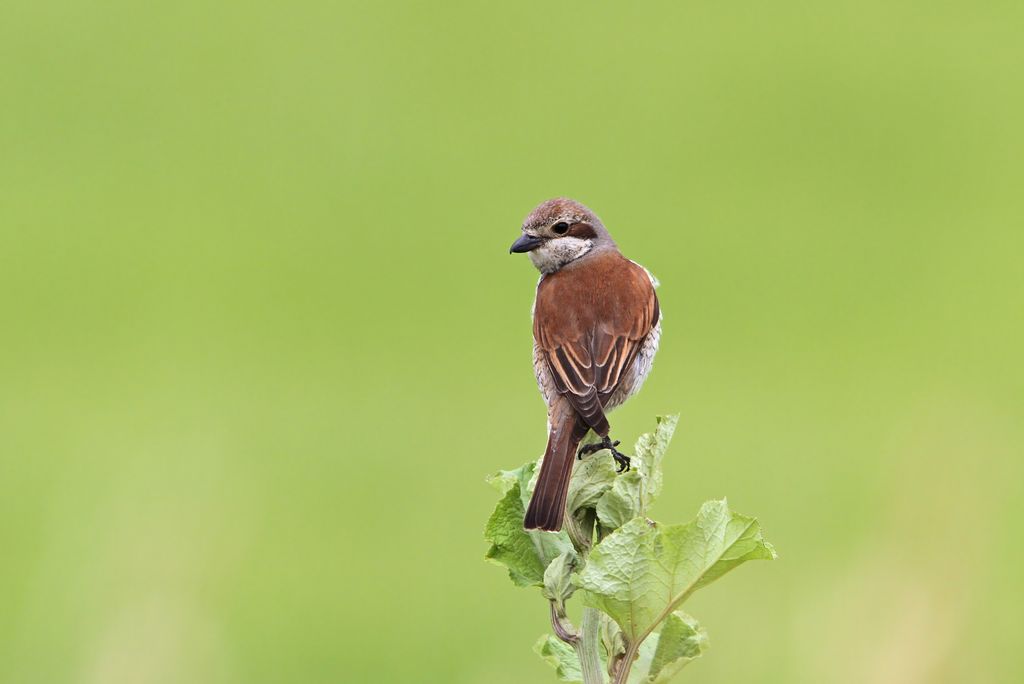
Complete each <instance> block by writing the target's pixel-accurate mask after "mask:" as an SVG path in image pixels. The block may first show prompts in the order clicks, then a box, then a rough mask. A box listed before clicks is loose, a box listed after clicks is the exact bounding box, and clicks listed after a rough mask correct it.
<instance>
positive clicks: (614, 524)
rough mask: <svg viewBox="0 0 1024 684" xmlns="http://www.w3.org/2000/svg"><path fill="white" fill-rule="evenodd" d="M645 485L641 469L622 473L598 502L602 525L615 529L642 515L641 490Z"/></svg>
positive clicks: (598, 512)
mask: <svg viewBox="0 0 1024 684" xmlns="http://www.w3.org/2000/svg"><path fill="white" fill-rule="evenodd" d="M642 486H643V483H642V476H641V475H640V471H639V470H630V471H628V472H625V473H622V474H621V475H619V476H618V477H617V478H615V482H614V483H612V486H611V488H610V489H609V490H608V491H607V492H605V494H604V496H602V497H601V500H600V501H598V502H597V517H598V519H599V520H600V521H601V525H603V526H604V527H606V528H608V529H609V530H615V529H618V528H620V527H622V526H623V525H625V524H626V523H627V522H629V521H630V520H632V519H633V518H635V517H637V516H638V515H640V491H641V488H642Z"/></svg>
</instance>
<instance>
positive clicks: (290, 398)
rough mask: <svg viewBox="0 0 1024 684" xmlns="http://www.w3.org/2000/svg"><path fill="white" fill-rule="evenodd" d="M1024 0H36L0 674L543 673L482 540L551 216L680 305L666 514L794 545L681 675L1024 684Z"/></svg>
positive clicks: (748, 583)
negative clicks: (555, 204)
mask: <svg viewBox="0 0 1024 684" xmlns="http://www.w3.org/2000/svg"><path fill="white" fill-rule="evenodd" d="M1022 20H1024V5H1021V4H1020V3H1009V2H982V3H973V2H972V3H968V2H943V3H923V2H918V3H908V2H896V3H893V2H879V1H870V0H869V2H852V1H841V2H833V3H828V4H827V5H822V4H813V3H811V4H808V3H802V2H776V3H768V4H752V3H748V4H741V5H736V4H722V3H667V2H664V3H636V4H635V5H634V6H631V7H627V6H624V5H623V3H614V4H613V3H598V4H594V3H550V2H546V3H539V2H529V3H515V4H508V3H506V4H503V5H484V4H477V3H427V2H399V3H380V4H377V5H371V4H369V3H367V4H365V5H362V4H354V3H328V2H317V3H310V2H300V3H292V4H288V3H265V2H263V3H260V2H257V3H205V2H194V1H191V0H188V1H186V2H174V3H171V2H163V3H159V2H158V3H142V4H140V3H134V2H124V1H117V0H113V1H110V2H98V3H81V2H50V3H28V2H24V1H17V0H16V2H14V3H13V4H11V3H8V4H7V5H5V7H4V9H3V10H2V21H0V54H2V58H3V68H2V69H0V98H2V102H0V105H2V106H0V152H2V163H0V174H2V175H0V312H2V317H3V318H2V328H0V350H2V354H0V554H2V556H0V680H2V681H4V682H18V683H25V682H31V683H35V682H44V683H46V682H89V683H92V682H95V683H100V682H102V683H104V684H108V683H115V684H117V683H121V682H125V683H128V682H131V683H139V682H238V683H246V684H248V683H258V682H456V683H487V684H513V683H514V684H518V683H522V682H547V681H554V677H553V675H552V674H551V673H550V672H549V671H548V670H547V667H546V666H545V665H544V664H543V663H542V662H541V661H540V660H539V659H537V657H536V656H535V655H533V654H532V653H531V652H530V647H531V645H532V643H533V641H534V640H535V639H536V637H537V636H538V635H539V634H540V633H542V632H543V631H545V630H546V629H547V618H546V610H545V607H544V605H543V601H542V599H541V598H540V596H539V594H538V593H537V592H534V591H532V590H517V589H515V588H513V587H512V586H511V584H510V583H509V582H508V581H507V579H506V577H505V576H504V572H503V571H502V569H500V568H498V567H494V566H491V565H488V564H486V563H484V561H483V560H482V555H483V552H484V550H485V546H484V543H483V541H482V539H481V530H482V526H483V524H484V521H485V520H486V517H487V515H488V514H489V512H490V509H491V507H492V506H493V503H494V501H495V496H494V493H493V492H492V491H491V490H490V489H489V488H488V487H487V486H486V485H485V484H484V482H483V478H484V476H485V475H486V474H488V473H490V472H493V471H495V470H497V469H499V468H503V467H512V466H515V465H518V464H520V463H522V462H523V461H525V460H527V459H529V458H533V457H535V456H537V455H538V454H539V453H540V451H541V450H542V448H543V443H544V429H543V426H544V415H543V413H544V409H543V405H542V403H541V400H540V398H539V395H538V393H537V390H536V387H535V385H534V380H533V376H532V370H531V365H530V345H531V342H530V319H529V311H530V304H531V301H532V297H533V288H534V284H535V282H536V274H535V272H534V271H533V269H532V267H531V266H530V265H529V263H528V262H527V260H526V259H525V258H522V257H510V256H509V255H508V254H507V249H508V245H509V244H510V243H511V241H512V240H513V239H514V237H515V236H516V234H517V231H518V227H519V223H520V221H521V220H522V218H523V216H525V214H526V213H527V212H528V211H529V210H530V209H531V208H532V207H533V206H534V205H535V204H536V203H538V202H540V201H541V200H543V199H546V198H548V197H550V196H554V195H562V194H565V195H570V196H573V197H576V198H578V199H581V200H582V201H584V202H586V203H588V204H590V205H591V206H592V207H593V208H594V209H595V210H596V211H597V212H598V213H599V214H600V215H601V216H602V218H603V219H604V221H605V223H606V224H607V225H608V226H609V228H610V229H611V230H612V232H613V233H614V235H615V236H616V238H617V239H618V241H619V244H620V246H621V247H622V248H623V251H624V252H625V253H626V254H627V255H628V256H630V257H632V258H634V259H636V260H638V261H640V262H642V263H643V264H645V265H646V266H648V267H649V268H650V269H651V270H652V271H653V272H654V273H655V274H656V275H657V276H658V277H659V278H660V280H661V282H662V287H661V289H660V291H659V293H660V297H661V301H662V307H663V311H664V312H665V336H664V338H663V344H662V348H661V352H660V354H659V357H658V360H657V363H656V364H655V372H654V374H653V376H652V378H651V380H650V381H649V382H648V384H647V386H646V388H645V390H644V392H643V393H642V394H641V395H640V396H639V397H638V398H637V399H636V400H634V401H633V402H631V404H630V405H629V406H628V407H626V408H625V409H622V410H621V411H619V412H618V413H616V414H615V415H614V420H613V422H614V424H615V426H616V436H618V437H619V438H620V439H623V440H625V441H626V442H627V443H630V444H631V443H632V441H633V440H634V439H635V437H636V435H637V434H639V433H640V432H642V431H644V430H646V429H648V428H650V427H651V426H652V425H653V416H654V414H656V413H667V412H679V413H681V414H682V423H681V428H680V431H679V432H678V433H677V438H676V441H675V444H674V446H673V449H672V451H671V453H670V454H669V456H670V458H669V460H668V461H667V462H666V495H665V496H664V497H663V499H662V500H661V501H660V502H659V504H658V507H657V510H656V511H655V514H656V515H657V516H658V517H659V518H660V519H663V520H666V521H683V520H687V519H689V518H690V517H692V515H693V514H694V513H695V512H696V509H697V507H698V506H699V504H700V503H701V502H702V501H703V500H705V499H708V498H711V497H720V496H723V495H728V496H729V498H730V502H731V504H732V505H733V506H734V507H735V508H736V509H738V510H740V511H743V512H746V513H750V514H754V515H757V516H758V517H759V518H760V519H761V521H762V523H763V525H764V527H765V530H766V534H767V536H768V538H769V539H770V540H772V541H773V542H774V543H775V544H776V545H777V547H778V549H779V551H780V553H781V559H780V561H779V562H777V563H772V564H765V565H761V564H758V565H755V566H752V567H745V568H742V569H741V570H739V571H737V573H736V574H735V575H733V576H730V577H729V578H728V579H727V580H726V581H724V582H722V583H721V584H717V585H715V586H714V587H713V588H711V589H709V590H708V591H707V592H705V593H703V594H701V595H698V596H697V597H696V599H695V600H694V602H692V603H691V604H688V607H689V609H690V610H691V612H693V613H694V614H695V615H696V616H698V617H699V619H700V620H701V621H702V622H703V623H704V624H705V625H706V626H707V628H708V629H709V631H710V635H711V639H712V650H711V651H710V653H709V655H708V656H707V657H706V658H705V659H703V660H702V661H700V662H697V663H695V664H694V665H693V666H691V668H690V669H688V670H687V671H686V672H685V673H684V674H683V675H682V676H681V678H680V681H693V682H744V681H751V682H786V683H791V682H807V683H819V682H830V683H839V684H844V683H846V682H850V683H854V682H857V683H860V682H872V683H879V682H880V683H883V684H885V683H889V682H892V683H894V684H895V683H899V684H907V683H910V684H914V683H917V682H929V683H931V682H940V683H943V682H1009V681H1021V679H1022V678H1024V650H1022V649H1021V648H1020V647H1019V642H1020V640H1021V639H1022V638H1024V628H1022V626H1021V623H1020V620H1019V608H1020V602H1021V600H1022V591H1021V589H1020V579H1019V578H1020V574H1021V565H1022V563H1024V558H1022V555H1024V552H1022V550H1021V548H1022V547H1021V544H1020V539H1021V536H1022V535H1024V500H1022V497H1021V484H1020V483H1021V478H1022V475H1024V473H1022V470H1024V468H1022V466H1021V460H1022V459H1021V457H1022V451H1024V450H1022V444H1024V427H1022V426H1024V423H1022V419H1024V401H1022V398H1024V363H1022V360H1021V350H1022V348H1024V322H1022V310H1021V309H1022V296H1024V274H1022V271H1024V269H1022V266H1021V255H1022V251H1024V193H1022V191H1021V184H1022V182H1024V165H1022V159H1024V127H1022V125H1021V121H1022V120H1024V88H1022V81H1021V73H1022V69H1024V47H1022V43H1021V39H1020V26H1021V22H1022Z"/></svg>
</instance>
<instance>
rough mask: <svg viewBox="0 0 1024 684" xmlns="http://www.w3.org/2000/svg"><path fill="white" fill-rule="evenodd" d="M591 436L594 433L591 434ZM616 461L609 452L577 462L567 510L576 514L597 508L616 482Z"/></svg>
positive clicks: (571, 481) (574, 467)
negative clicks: (582, 509) (609, 455)
mask: <svg viewBox="0 0 1024 684" xmlns="http://www.w3.org/2000/svg"><path fill="white" fill-rule="evenodd" d="M590 434H591V435H592V434H593V433H590ZM588 441H593V440H588ZM613 463H614V461H612V459H611V458H610V457H608V455H607V452H603V451H601V452H598V453H596V454H591V455H590V456H586V457H584V458H583V459H581V460H579V461H576V464H575V465H574V466H573V470H572V479H571V480H570V481H569V494H568V496H566V510H567V512H569V513H575V512H576V511H578V510H579V509H581V508H595V507H596V506H597V503H598V502H599V501H600V500H601V497H603V496H604V494H605V492H607V491H608V490H609V489H610V488H611V487H612V485H613V483H614V482H615V480H616V473H615V466H614V465H613Z"/></svg>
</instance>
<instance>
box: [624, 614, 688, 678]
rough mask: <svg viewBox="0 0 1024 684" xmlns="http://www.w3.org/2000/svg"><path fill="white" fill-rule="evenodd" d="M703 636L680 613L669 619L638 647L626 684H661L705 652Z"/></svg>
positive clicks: (685, 616)
mask: <svg viewBox="0 0 1024 684" xmlns="http://www.w3.org/2000/svg"><path fill="white" fill-rule="evenodd" d="M707 640H708V637H707V633H706V632H705V631H704V628H703V627H701V626H700V625H699V624H697V621H696V620H694V619H693V618H692V617H690V616H689V615H687V614H686V613H684V612H682V611H676V612H674V613H672V614H671V615H669V616H668V617H667V618H665V620H664V621H663V622H662V623H661V626H660V627H659V629H658V631H656V632H655V633H654V634H652V635H651V636H649V637H647V638H646V639H645V640H644V643H643V644H642V645H641V646H640V651H639V653H638V654H637V658H636V661H635V662H634V664H633V669H632V670H630V672H629V684H664V683H665V682H668V681H669V680H670V679H671V678H672V677H673V676H675V675H676V674H678V673H679V671H680V670H682V669H683V668H684V667H686V665H688V664H689V663H690V661H692V660H693V659H695V658H699V657H700V656H701V655H703V653H704V650H705V649H706V648H707Z"/></svg>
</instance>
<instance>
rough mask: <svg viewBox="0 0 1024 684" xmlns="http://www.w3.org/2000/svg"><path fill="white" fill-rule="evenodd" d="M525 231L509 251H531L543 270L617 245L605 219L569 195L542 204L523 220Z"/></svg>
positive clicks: (550, 270) (539, 267) (538, 268)
mask: <svg viewBox="0 0 1024 684" xmlns="http://www.w3.org/2000/svg"><path fill="white" fill-rule="evenodd" d="M522 231H523V234H522V235H521V236H520V237H519V239H518V240H516V241H515V242H513V243H512V247H511V248H510V249H509V253H513V252H516V253H521V252H526V253H528V254H529V255H530V261H532V262H533V265H534V266H536V267H537V270H538V271H540V272H541V273H554V272H555V271H557V270H559V269H560V268H562V267H563V266H565V265H567V264H569V263H571V262H573V261H576V260H577V259H579V258H581V257H584V256H586V255H587V254H590V253H592V252H594V251H596V250H601V249H608V248H611V249H614V248H615V242H614V241H613V240H612V238H611V235H609V234H608V231H607V230H605V227H604V225H603V224H602V223H601V219H599V218H597V216H596V215H595V214H594V212H592V211H590V209H587V208H586V207H585V206H583V205H582V204H580V203H579V202H576V201H574V200H571V199H568V198H565V197H558V198H555V199H551V200H548V201H547V202H543V203H541V204H540V206H538V207H537V208H536V209H534V210H533V211H531V212H530V215H529V216H527V217H526V220H525V221H523V228H522Z"/></svg>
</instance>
